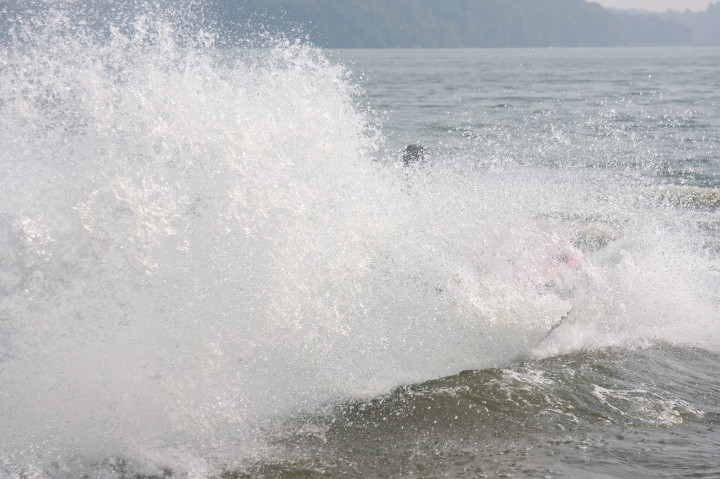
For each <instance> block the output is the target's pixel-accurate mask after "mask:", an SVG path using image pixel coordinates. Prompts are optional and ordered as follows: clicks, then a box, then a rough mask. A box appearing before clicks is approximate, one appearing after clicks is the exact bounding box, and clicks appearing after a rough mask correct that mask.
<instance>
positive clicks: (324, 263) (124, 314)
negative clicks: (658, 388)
mask: <svg viewBox="0 0 720 479" xmlns="http://www.w3.org/2000/svg"><path fill="white" fill-rule="evenodd" d="M184 30H185V31H187V29H186V28H185V29H184ZM17 38H20V39H16V40H15V41H12V42H10V43H9V44H8V45H5V46H3V47H2V51H0V62H1V64H2V68H1V69H0V145H1V148H2V158H1V161H2V170H3V175H2V176H1V177H0V195H1V198H2V199H1V200H0V264H1V265H2V271H1V272H0V294H2V302H1V303H0V308H1V312H2V321H0V328H1V331H2V335H1V337H0V384H2V391H1V392H0V411H1V412H2V415H1V416H0V428H1V429H2V431H3V433H2V434H0V450H1V451H2V453H1V454H2V463H3V466H2V467H3V468H4V471H5V472H8V473H19V472H23V473H25V474H29V475H31V476H32V475H36V476H43V475H47V474H49V475H53V476H69V477H72V476H73V475H74V474H76V473H77V470H78V469H75V468H79V469H80V470H83V468H87V467H88V465H92V464H98V463H100V462H101V461H103V460H107V459H108V458H115V457H123V458H129V459H130V460H132V461H137V462H138V463H142V462H143V461H148V462H149V464H151V465H156V466H157V465H160V466H163V465H170V466H171V467H172V468H173V469H174V470H175V471H176V472H183V471H184V472H187V473H189V474H190V475H191V476H197V477H204V476H207V475H209V474H212V473H213V472H214V471H216V468H218V467H224V466H227V465H232V464H233V463H234V462H235V461H242V460H243V458H245V457H248V456H253V455H257V454H263V453H265V451H264V449H263V444H262V439H261V438H262V433H261V431H263V430H265V429H266V428H271V427H272V425H273V424H274V422H275V421H277V420H279V419H280V418H282V417H284V416H286V415H288V414H294V413H297V412H303V411H313V410H316V409H317V408H318V407H320V406H322V405H323V404H326V403H328V402H332V401H338V400H344V399H349V398H358V397H367V396H370V395H374V394H377V393H379V392H383V391H387V390H388V389H390V388H392V387H395V386H397V385H399V384H405V383H411V382H419V381H423V380H427V379H431V378H437V377H441V376H445V375H449V374H453V373H456V372H458V371H461V370H463V369H477V368H483V367H487V366H491V365H497V364H503V363H506V362H507V361H510V360H512V359H513V358H515V357H517V356H518V355H522V354H527V353H529V352H530V351H531V350H532V349H533V348H534V347H535V346H536V345H537V344H538V343H539V342H540V341H541V340H542V339H543V338H544V336H545V335H546V334H547V332H548V330H549V329H550V328H552V327H553V326H555V325H557V324H558V322H559V321H560V319H561V318H563V317H566V316H567V315H568V313H569V312H571V311H572V316H573V318H574V322H573V324H570V325H567V326H566V325H563V328H564V330H563V331H560V329H558V330H557V334H556V335H555V336H553V337H552V338H551V339H552V341H549V342H548V344H550V343H552V344H550V345H549V346H547V348H548V349H547V350H543V351H544V352H543V351H541V352H540V353H538V354H548V353H551V352H553V351H556V350H569V349H573V348H577V347H584V346H587V345H602V344H605V343H607V342H613V341H619V340H621V339H622V340H628V341H631V340H633V338H638V337H650V338H655V337H659V338H661V339H668V340H673V339H674V338H678V331H684V333H683V334H684V335H685V336H684V337H680V338H679V339H678V340H688V341H695V340H700V339H701V338H705V339H706V340H707V338H708V337H710V338H712V337H713V336H712V335H713V334H716V330H715V329H716V326H707V325H706V327H705V329H704V330H703V332H702V336H701V335H700V334H698V335H695V336H693V333H688V328H687V325H686V324H685V320H686V319H687V317H688V310H690V311H691V312H692V313H691V315H692V317H697V316H700V317H702V318H714V317H717V298H716V297H713V295H712V294H711V292H712V291H717V289H713V288H716V286H717V285H716V282H717V281H716V280H713V279H712V278H713V276H712V275H711V274H709V273H712V272H713V271H714V272H715V273H716V272H717V265H716V264H713V263H712V262H711V261H709V260H708V258H707V257H706V256H703V255H702V254H700V253H698V250H697V249H694V244H695V243H696V239H695V238H694V237H692V238H688V237H687V235H688V234H690V233H688V231H687V229H683V228H680V227H678V225H677V222H676V221H674V220H673V218H672V217H670V215H666V214H664V213H659V214H658V215H654V216H653V215H648V214H647V211H649V208H651V206H648V207H645V206H642V205H640V206H637V198H636V196H634V195H633V193H632V189H631V188H628V186H629V185H628V184H627V181H626V180H623V179H622V178H615V179H614V180H617V182H618V186H617V187H615V186H608V185H610V184H611V183H610V182H609V180H611V179H612V178H609V177H608V176H607V174H605V173H598V174H597V176H581V175H579V174H570V173H568V174H566V173H563V172H559V171H558V170H544V169H542V168H526V169H525V168H517V169H514V170H507V171H492V172H487V171H486V172H478V171H472V170H463V169H458V168H451V167H443V166H441V165H440V164H438V165H436V166H435V167H434V168H425V169H424V168H422V167H421V168H410V169H403V168H402V167H401V166H395V165H393V164H391V163H390V162H389V161H386V160H387V159H385V158H382V157H381V154H380V153H379V151H380V149H379V147H380V145H381V143H382V136H381V134H380V132H379V130H378V128H377V127H376V126H375V121H374V119H373V118H372V116H371V115H370V114H369V113H367V112H366V111H364V109H363V108H361V107H359V103H360V102H359V99H358V95H359V93H360V92H359V91H358V90H357V88H356V87H355V86H353V84H352V83H351V82H349V80H348V75H347V72H346V70H345V69H344V68H343V67H341V66H339V65H336V64H332V63H330V62H328V61H327V60H326V59H325V58H324V57H323V56H322V54H321V53H320V52H318V51H317V50H315V49H314V48H312V47H309V46H306V45H304V44H301V43H293V42H285V41H279V42H274V43H272V44H268V45H265V46H264V47H263V48H255V49H238V50H233V51H223V50H216V49H213V48H212V46H211V43H212V42H211V36H208V35H205V34H202V33H201V34H194V36H191V37H190V38H187V37H185V36H179V35H178V34H177V29H176V27H175V26H174V25H173V23H167V22H164V21H159V20H157V19H154V18H149V17H140V18H138V19H137V20H136V22H135V23H134V24H133V26H132V27H126V28H123V29H122V30H119V29H113V30H112V31H111V34H110V35H109V36H108V37H107V38H102V39H98V38H97V37H96V36H95V35H93V34H91V33H90V32H88V31H84V30H83V28H82V27H78V26H77V25H75V24H74V22H71V21H69V20H68V19H67V18H65V17H63V16H62V15H57V16H51V17H49V18H47V19H46V20H44V23H43V22H39V23H36V24H35V26H34V27H31V31H30V33H27V34H22V33H20V34H19V35H18V37H17ZM623 182H625V183H623ZM608 188H612V191H611V192H610V194H608V191H607V189H608ZM631 205H636V206H635V208H639V209H640V210H642V211H640V210H638V209H634V210H633V209H628V208H630V206H631ZM596 211H602V212H603V214H605V215H608V217H610V218H611V219H610V220H607V221H601V220H593V219H588V218H590V216H587V215H590V214H591V212H596ZM558 212H560V213H558ZM570 213H572V215H575V216H572V215H571V214H570ZM583 215H585V216H583ZM668 258H673V259H668ZM713 268H714V269H713ZM716 277H717V276H715V278H716ZM713 281H714V283H713ZM668 291H672V292H673V293H672V294H671V295H669V294H668ZM658 318H660V319H661V321H659V322H658ZM630 322H632V325H628V323H630ZM658 324H659V325H660V327H661V328H662V331H664V333H662V334H660V333H658V331H659V330H658ZM673 328H675V329H673ZM708 328H715V329H712V330H709V329H708ZM690 329H691V331H694V329H692V328H690ZM628 331H630V332H631V333H632V334H630V333H628ZM709 333H712V334H709ZM688 336H692V337H688ZM563 337H567V339H566V340H565V341H564V342H562V341H560V339H558V338H563ZM543 347H545V346H543ZM536 352H537V351H536ZM50 464H53V465H52V466H51V465H50ZM136 467H137V468H138V469H137V470H138V471H140V472H142V467H141V466H140V465H138V466H136ZM148 467H151V466H148ZM152 467H155V466H152ZM152 467H151V469H149V471H150V472H152V471H153V469H152ZM48 471H49V472H48Z"/></svg>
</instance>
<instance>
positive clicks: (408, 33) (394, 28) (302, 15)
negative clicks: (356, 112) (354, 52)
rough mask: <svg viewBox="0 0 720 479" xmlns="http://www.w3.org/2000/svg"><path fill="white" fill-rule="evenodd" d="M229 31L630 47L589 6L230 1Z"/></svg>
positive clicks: (222, 8) (341, 41)
mask: <svg viewBox="0 0 720 479" xmlns="http://www.w3.org/2000/svg"><path fill="white" fill-rule="evenodd" d="M217 13H218V16H219V18H220V19H222V23H223V24H225V25H226V26H231V25H236V27H235V28H238V27H237V25H242V24H243V23H245V21H246V20H247V19H249V18H257V19H263V21H265V22H269V23H270V24H273V26H275V27H276V26H277V25H278V24H282V23H284V24H286V25H288V24H293V23H294V24H300V25H305V28H306V29H307V32H308V33H309V34H310V35H311V37H312V39H313V41H315V42H316V43H318V44H320V45H324V46H330V47H337V48H353V47H364V48H373V47H547V46H609V45H623V44H626V43H627V40H626V36H625V32H624V30H623V27H622V24H621V22H620V21H618V19H617V18H616V17H615V15H613V13H612V12H610V11H608V10H606V9H604V8H602V7H601V6H600V5H599V4H596V3H587V2H585V1H583V0H444V1H437V0H241V1H231V0H225V1H221V2H219V3H218V10H217Z"/></svg>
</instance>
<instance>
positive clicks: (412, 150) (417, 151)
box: [403, 144, 425, 166]
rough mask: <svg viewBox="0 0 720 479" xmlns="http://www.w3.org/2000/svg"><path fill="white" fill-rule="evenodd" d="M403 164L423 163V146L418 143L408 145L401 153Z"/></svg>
mask: <svg viewBox="0 0 720 479" xmlns="http://www.w3.org/2000/svg"><path fill="white" fill-rule="evenodd" d="M403 162H404V163H405V166H412V165H414V164H415V163H425V147H424V146H420V145H415V144H412V145H408V146H407V147H406V148H405V153H404V154H403Z"/></svg>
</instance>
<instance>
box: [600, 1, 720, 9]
mask: <svg viewBox="0 0 720 479" xmlns="http://www.w3.org/2000/svg"><path fill="white" fill-rule="evenodd" d="M592 1H595V2H597V3H599V4H600V5H602V6H604V7H612V8H626V9H629V8H642V9H644V10H650V11H653V12H664V11H665V10H680V11H685V9H687V8H689V9H690V10H695V11H700V10H705V9H706V8H707V6H708V5H709V4H711V3H714V1H715V0H592Z"/></svg>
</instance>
